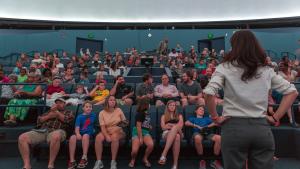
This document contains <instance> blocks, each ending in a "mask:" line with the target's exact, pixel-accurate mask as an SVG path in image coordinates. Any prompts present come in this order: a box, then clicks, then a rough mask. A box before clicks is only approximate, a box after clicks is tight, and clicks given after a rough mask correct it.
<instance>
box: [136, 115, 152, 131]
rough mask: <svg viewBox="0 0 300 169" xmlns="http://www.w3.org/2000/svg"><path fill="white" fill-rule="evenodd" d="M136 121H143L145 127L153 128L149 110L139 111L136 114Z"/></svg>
mask: <svg viewBox="0 0 300 169" xmlns="http://www.w3.org/2000/svg"><path fill="white" fill-rule="evenodd" d="M136 122H141V123H142V128H143V129H148V130H150V129H151V118H150V114H149V113H148V112H145V113H141V112H137V113H136V115H135V124H136Z"/></svg>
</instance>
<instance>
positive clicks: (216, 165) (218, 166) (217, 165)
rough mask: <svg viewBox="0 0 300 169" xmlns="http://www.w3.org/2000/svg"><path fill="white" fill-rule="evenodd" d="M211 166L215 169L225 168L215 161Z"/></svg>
mask: <svg viewBox="0 0 300 169" xmlns="http://www.w3.org/2000/svg"><path fill="white" fill-rule="evenodd" d="M210 166H211V167H212V168H214V169H223V166H222V164H221V162H220V161H219V160H215V161H213V162H212V163H210Z"/></svg>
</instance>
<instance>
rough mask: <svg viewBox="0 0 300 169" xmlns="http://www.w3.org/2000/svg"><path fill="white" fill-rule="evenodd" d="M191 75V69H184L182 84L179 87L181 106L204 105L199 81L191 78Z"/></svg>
mask: <svg viewBox="0 0 300 169" xmlns="http://www.w3.org/2000/svg"><path fill="white" fill-rule="evenodd" d="M192 78H193V75H192V73H191V71H186V72H185V73H184V74H183V75H182V80H183V82H182V84H181V85H180V87H179V92H180V97H181V103H182V106H183V107H184V106H187V105H188V104H197V105H204V99H203V97H202V94H201V87H200V85H199V83H197V82H195V81H193V80H192Z"/></svg>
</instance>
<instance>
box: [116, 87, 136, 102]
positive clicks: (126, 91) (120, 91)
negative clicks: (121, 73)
mask: <svg viewBox="0 0 300 169" xmlns="http://www.w3.org/2000/svg"><path fill="white" fill-rule="evenodd" d="M131 92H132V87H131V86H129V85H126V84H123V85H118V86H117V90H116V94H115V97H116V99H122V97H123V96H125V95H128V94H129V93H131Z"/></svg>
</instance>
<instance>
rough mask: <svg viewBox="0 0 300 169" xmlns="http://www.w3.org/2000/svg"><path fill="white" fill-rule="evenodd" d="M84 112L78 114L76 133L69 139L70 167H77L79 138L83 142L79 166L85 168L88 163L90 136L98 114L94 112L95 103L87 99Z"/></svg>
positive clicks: (83, 106)
mask: <svg viewBox="0 0 300 169" xmlns="http://www.w3.org/2000/svg"><path fill="white" fill-rule="evenodd" d="M82 109H83V113H82V114H80V115H78V116H77V118H76V122H75V134H74V135H72V136H71V137H70V140H69V154H70V161H69V163H68V169H75V168H76V161H75V149H76V142H77V140H81V142H82V150H83V155H82V158H81V160H80V162H79V164H78V168H85V167H86V166H87V164H88V160H87V153H88V149H89V141H90V137H92V136H93V134H94V124H95V121H96V114H95V113H92V109H93V104H92V102H90V101H86V102H84V103H83V105H82Z"/></svg>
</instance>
